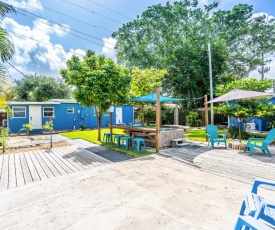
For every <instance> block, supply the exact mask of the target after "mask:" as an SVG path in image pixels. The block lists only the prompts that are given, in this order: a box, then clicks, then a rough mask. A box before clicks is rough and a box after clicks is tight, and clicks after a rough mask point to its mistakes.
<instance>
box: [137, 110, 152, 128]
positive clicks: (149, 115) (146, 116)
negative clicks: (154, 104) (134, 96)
mask: <svg viewBox="0 0 275 230" xmlns="http://www.w3.org/2000/svg"><path fill="white" fill-rule="evenodd" d="M155 117H156V112H155V111H154V110H153V109H151V108H145V109H144V122H145V124H146V125H150V121H151V120H154V119H155ZM138 119H139V120H140V121H142V119H143V111H142V110H141V109H140V110H139V111H138Z"/></svg>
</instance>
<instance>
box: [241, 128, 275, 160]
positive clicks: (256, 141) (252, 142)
mask: <svg viewBox="0 0 275 230" xmlns="http://www.w3.org/2000/svg"><path fill="white" fill-rule="evenodd" d="M274 139H275V128H274V129H271V130H270V131H269V132H268V134H267V137H266V138H265V139H264V138H249V139H248V142H247V144H246V146H245V148H244V152H246V150H247V148H248V147H249V148H250V151H249V155H250V156H252V153H253V151H254V148H258V149H261V150H262V151H263V152H264V153H266V152H267V153H268V155H269V156H271V153H270V151H269V149H268V145H270V144H271V143H272V142H273V141H274Z"/></svg>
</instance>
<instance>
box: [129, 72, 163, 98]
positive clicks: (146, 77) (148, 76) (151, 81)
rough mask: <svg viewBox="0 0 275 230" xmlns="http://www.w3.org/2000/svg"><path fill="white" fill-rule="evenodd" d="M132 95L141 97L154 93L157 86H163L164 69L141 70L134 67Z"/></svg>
mask: <svg viewBox="0 0 275 230" xmlns="http://www.w3.org/2000/svg"><path fill="white" fill-rule="evenodd" d="M131 74H132V81H131V95H130V96H131V97H139V96H143V95H146V94H150V93H154V92H155V90H156V88H157V87H159V86H162V79H163V77H164V74H165V71H164V70H157V69H154V68H149V69H145V70H144V71H143V70H140V69H139V68H137V67H134V68H133V69H132V72H131Z"/></svg>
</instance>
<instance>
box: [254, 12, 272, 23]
mask: <svg viewBox="0 0 275 230" xmlns="http://www.w3.org/2000/svg"><path fill="white" fill-rule="evenodd" d="M261 16H266V19H267V21H269V20H271V19H274V18H275V17H274V16H272V15H269V14H267V13H265V12H258V13H255V14H253V15H252V17H251V19H252V18H257V17H261Z"/></svg>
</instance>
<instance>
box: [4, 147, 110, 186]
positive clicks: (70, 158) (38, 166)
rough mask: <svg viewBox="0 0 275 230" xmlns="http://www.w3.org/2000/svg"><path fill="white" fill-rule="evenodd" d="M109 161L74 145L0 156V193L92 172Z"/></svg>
mask: <svg viewBox="0 0 275 230" xmlns="http://www.w3.org/2000/svg"><path fill="white" fill-rule="evenodd" d="M108 163H110V161H108V160H106V159H104V158H102V157H100V156H97V155H95V154H93V153H91V152H89V151H87V150H85V149H82V148H79V147H77V146H73V145H72V146H67V147H61V148H53V149H50V150H35V151H30V152H24V153H15V154H7V155H1V156H0V190H5V189H10V188H14V187H18V186H22V185H25V184H29V183H32V182H35V181H41V180H46V179H49V178H52V177H57V176H62V175H67V174H70V173H74V172H79V171H82V170H87V169H92V168H94V167H98V166H100V165H103V164H108Z"/></svg>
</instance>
